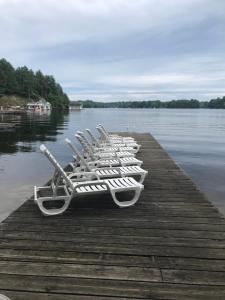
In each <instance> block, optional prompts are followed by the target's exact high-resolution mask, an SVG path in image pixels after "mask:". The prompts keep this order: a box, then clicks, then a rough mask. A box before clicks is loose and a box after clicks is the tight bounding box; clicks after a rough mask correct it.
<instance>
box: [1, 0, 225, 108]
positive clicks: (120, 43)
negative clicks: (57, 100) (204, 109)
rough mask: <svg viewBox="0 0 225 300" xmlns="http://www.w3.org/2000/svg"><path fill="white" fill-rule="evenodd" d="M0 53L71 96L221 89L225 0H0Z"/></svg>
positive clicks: (224, 81) (201, 94) (209, 93)
mask: <svg viewBox="0 0 225 300" xmlns="http://www.w3.org/2000/svg"><path fill="white" fill-rule="evenodd" d="M0 20H1V22H0V37H1V43H0V58H1V57H4V58H6V59H7V60H8V61H9V62H11V63H12V64H13V65H14V66H15V67H18V66H23V65H26V66H27V67H29V68H31V69H33V70H39V69H40V70H41V71H42V72H43V73H45V74H49V75H53V76H54V77H55V79H56V81H57V82H59V83H60V84H61V85H62V87H63V89H64V91H65V92H66V93H67V94H68V96H69V98H70V99H71V100H84V99H92V100H95V101H105V102H108V101H118V100H123V101H126V100H129V101H131V100H135V101H139V100H155V99H159V100H162V101H164V100H171V99H190V98H196V99H199V100H210V99H212V98H215V97H221V96H224V95H225V0H63V1H60V0H0Z"/></svg>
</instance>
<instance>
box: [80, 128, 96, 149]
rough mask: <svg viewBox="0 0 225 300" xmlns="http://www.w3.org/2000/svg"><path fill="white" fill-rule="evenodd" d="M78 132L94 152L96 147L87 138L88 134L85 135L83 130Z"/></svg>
mask: <svg viewBox="0 0 225 300" xmlns="http://www.w3.org/2000/svg"><path fill="white" fill-rule="evenodd" d="M77 133H78V134H79V135H80V136H81V138H82V139H83V141H84V142H85V143H86V144H87V145H88V146H89V147H90V149H91V150H92V152H93V151H94V147H93V145H92V144H91V143H90V141H89V140H88V139H87V138H86V136H85V135H84V133H83V132H82V131H77Z"/></svg>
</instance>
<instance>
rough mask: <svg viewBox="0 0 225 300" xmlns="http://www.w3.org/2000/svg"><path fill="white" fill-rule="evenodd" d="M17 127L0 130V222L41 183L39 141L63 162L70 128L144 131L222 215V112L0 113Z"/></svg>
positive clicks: (44, 168) (44, 167)
mask: <svg viewBox="0 0 225 300" xmlns="http://www.w3.org/2000/svg"><path fill="white" fill-rule="evenodd" d="M8 121H12V122H14V123H16V124H17V126H18V127H17V130H16V131H15V132H11V133H0V220H1V219H3V218H5V217H6V216H7V215H8V214H9V213H10V212H11V211H12V210H14V209H16V208H17V207H18V206H19V205H20V204H22V203H23V202H24V201H25V200H26V199H27V198H28V197H29V196H30V195H31V194H32V193H33V186H34V185H42V184H44V183H45V182H46V181H47V179H49V177H50V176H51V174H52V171H53V169H52V168H51V166H50V164H49V163H48V161H47V160H46V158H45V157H44V156H43V155H42V154H41V153H40V150H39V145H40V144H41V143H45V144H46V145H47V147H48V148H49V149H50V150H51V151H52V152H53V153H54V154H55V156H56V158H57V159H58V160H59V161H60V162H61V163H62V164H63V165H66V164H67V163H68V162H69V161H70V160H72V156H71V152H70V150H69V148H68V146H67V145H66V144H65V142H64V139H65V138H66V137H68V138H70V139H71V140H73V141H74V142H75V139H74V133H75V131H76V130H83V129H84V128H90V129H93V130H95V126H96V124H97V123H103V124H105V126H106V127H107V128H108V129H109V130H112V131H127V130H128V131H137V132H150V133H152V134H153V135H154V136H155V137H156V138H157V140H158V141H159V142H160V143H161V144H162V145H163V146H164V148H165V149H166V150H167V151H168V152H169V153H170V155H171V156H172V157H173V158H174V159H175V160H176V162H177V163H178V164H179V165H180V166H181V167H182V168H183V169H184V170H185V171H186V173H188V174H189V175H190V176H191V177H192V179H193V180H194V182H195V183H196V184H197V185H198V186H199V187H200V189H201V190H202V191H204V192H205V194H206V195H207V196H208V198H209V199H210V200H211V201H212V202H213V203H214V204H215V205H216V206H217V207H218V208H219V209H220V210H221V212H222V213H224V214H225V110H200V109H196V110H192V109H187V110H180V109H84V110H83V111H81V112H71V113H69V114H60V113H51V114H50V115H46V114H42V115H39V114H29V115H26V116H10V117H9V116H4V117H3V116H0V122H8Z"/></svg>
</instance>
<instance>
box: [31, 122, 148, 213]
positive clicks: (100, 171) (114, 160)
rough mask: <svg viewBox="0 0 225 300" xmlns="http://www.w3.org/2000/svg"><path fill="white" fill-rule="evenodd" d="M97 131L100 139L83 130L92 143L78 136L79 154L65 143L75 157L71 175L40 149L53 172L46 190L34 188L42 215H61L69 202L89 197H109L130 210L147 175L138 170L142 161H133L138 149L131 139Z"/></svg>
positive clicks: (43, 149) (44, 148) (102, 128)
mask: <svg viewBox="0 0 225 300" xmlns="http://www.w3.org/2000/svg"><path fill="white" fill-rule="evenodd" d="M99 128H101V129H100V131H101V132H102V134H101V138H100V139H98V138H96V137H95V136H94V135H93V134H92V133H91V131H90V130H88V129H87V130H86V131H87V133H88V134H89V136H90V137H91V141H90V140H89V139H88V138H87V137H86V136H85V135H84V134H83V133H82V132H77V134H76V135H75V136H76V138H77V139H78V141H79V142H80V143H81V145H82V147H83V152H82V153H81V152H80V151H79V150H78V148H77V147H76V146H75V145H74V144H72V142H71V141H70V140H69V139H66V143H67V144H68V145H69V147H70V149H71V150H72V151H73V154H74V155H75V156H74V158H75V161H73V162H71V163H70V165H71V166H72V171H71V172H66V171H65V170H64V169H63V168H62V167H61V165H60V164H59V163H58V162H57V160H56V159H55V157H54V156H53V155H52V153H51V152H50V151H49V150H48V149H47V148H46V146H44V145H41V146H40V150H41V152H42V153H43V154H44V155H45V156H46V157H47V159H48V160H49V162H50V163H51V164H52V165H53V166H54V169H55V171H54V175H53V178H52V180H51V182H50V184H49V185H48V186H43V187H36V186H35V187H34V201H35V202H36V203H37V205H38V207H39V208H40V210H41V212H42V213H43V214H44V215H47V216H50V215H58V214H62V213H63V212H65V211H66V210H67V208H68V207H69V205H70V202H71V200H72V199H73V198H76V197H79V196H81V195H86V196H90V197H91V196H92V195H94V194H103V193H109V194H110V195H111V197H112V199H113V201H114V203H115V204H116V205H117V206H119V207H129V206H132V205H134V204H135V203H136V202H137V201H138V199H139V197H140V194H141V191H142V190H143V188H144V186H143V182H144V179H145V177H146V175H147V171H145V170H144V169H142V168H141V164H142V161H140V160H138V159H136V158H135V157H134V155H135V153H136V152H137V151H139V149H140V146H139V145H138V144H137V143H136V142H135V140H134V139H132V138H123V137H120V136H117V135H115V136H112V135H109V133H108V132H107V131H106V130H105V129H104V127H103V126H102V125H98V126H97V129H99ZM103 132H104V134H103ZM103 135H104V136H105V138H104V139H103ZM106 135H107V138H106ZM137 178H138V179H137ZM123 192H129V193H128V194H129V195H130V192H133V193H132V196H131V199H129V200H127V199H126V200H121V199H120V197H119V194H120V193H123ZM56 203H57V206H56V207H55V204H56ZM51 204H53V205H51Z"/></svg>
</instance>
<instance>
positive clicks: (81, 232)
mask: <svg viewBox="0 0 225 300" xmlns="http://www.w3.org/2000/svg"><path fill="white" fill-rule="evenodd" d="M133 136H134V137H135V138H136V139H137V140H138V142H139V143H141V144H142V146H143V147H142V149H141V151H140V153H139V155H138V158H140V159H142V160H143V161H144V165H143V167H144V168H145V169H147V170H149V176H148V177H147V179H146V181H145V190H144V192H143V194H142V196H141V198H140V200H139V202H138V203H137V205H136V206H134V207H131V208H128V209H117V208H115V207H113V206H112V204H111V203H112V201H111V200H110V198H107V197H105V196H104V197H103V198H99V199H96V198H95V199H88V200H86V199H85V201H84V199H83V200H82V201H80V200H79V201H74V202H73V205H72V207H71V208H70V209H69V210H68V211H67V212H66V213H65V214H64V215H62V216H58V217H44V216H42V215H41V213H40V211H39V210H38V208H37V207H36V206H35V204H34V203H33V201H31V200H28V201H27V202H25V203H24V205H22V206H21V207H20V208H19V209H17V210H16V211H15V212H13V213H12V214H11V215H10V216H9V217H8V218H7V219H6V220H5V221H4V222H3V223H2V225H1V240H0V294H1V293H2V294H5V295H7V296H8V297H10V298H11V299H12V300H28V299H29V300H30V299H32V300H40V299H41V300H47V299H48V300H53V299H54V300H77V299H79V300H84V299H85V300H86V299H87V300H94V299H96V300H97V299H99V300H122V299H123V300H125V299H126V300H127V299H136V300H140V299H152V300H153V299H154V300H156V299H157V300H162V299H164V300H169V299H170V300H172V299H177V300H183V299H184V300H185V299H186V300H189V299H202V300H203V299H204V300H207V299H208V300H216V299H220V300H224V299H225V219H224V218H223V216H222V215H221V214H220V213H219V212H218V210H217V209H216V208H214V207H213V205H212V204H211V203H210V202H209V201H208V200H207V199H206V198H205V196H204V195H203V194H202V193H201V192H200V191H199V190H198V188H197V187H196V186H195V184H194V183H193V182H192V181H191V179H190V178H189V177H188V176H187V175H186V174H185V173H184V172H183V171H182V170H181V169H180V168H179V167H178V166H177V165H176V164H175V163H174V161H173V160H172V159H171V158H170V157H169V156H168V154H167V153H166V151H165V150H164V149H163V148H162V147H161V146H160V145H159V144H158V142H157V141H156V140H155V139H154V138H153V137H152V136H150V135H149V134H135V133H134V134H133ZM43 159H44V158H43Z"/></svg>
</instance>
